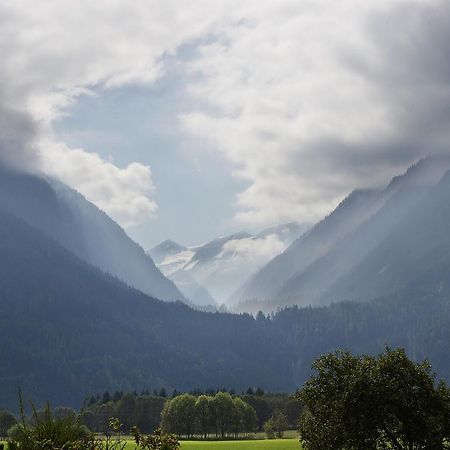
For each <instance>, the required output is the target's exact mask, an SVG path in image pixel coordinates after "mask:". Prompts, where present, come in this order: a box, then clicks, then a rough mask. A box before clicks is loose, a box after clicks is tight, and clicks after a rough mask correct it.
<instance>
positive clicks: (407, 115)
mask: <svg viewBox="0 0 450 450" xmlns="http://www.w3.org/2000/svg"><path fill="white" fill-rule="evenodd" d="M448 12H449V8H448V7H447V6H445V3H443V2H435V1H405V2H404V1H384V2H380V1H365V2H361V1H359V0H341V1H339V2H329V1H326V0H324V1H314V2H308V1H304V2H292V1H289V0H281V1H278V2H273V1H258V2H244V3H243V6H242V7H238V8H237V10H236V12H235V14H236V15H240V20H237V21H236V22H235V25H234V26H227V27H225V28H224V29H223V30H222V31H223V32H222V35H221V39H220V40H216V41H214V42H211V43H208V44H205V45H204V46H203V47H202V50H201V56H200V58H198V59H196V60H194V61H192V63H191V66H190V68H191V70H192V71H193V73H196V74H198V75H199V81H198V82H197V83H195V84H194V85H193V86H192V88H191V89H192V93H193V94H194V95H196V96H198V97H199V98H200V99H202V100H203V101H205V102H206V103H207V104H209V105H210V106H212V111H213V112H212V113H211V112H209V111H204V110H198V111H193V112H191V113H187V114H185V115H184V116H183V117H182V122H183V125H184V127H185V129H186V130H187V131H188V132H189V133H192V134H194V135H196V136H199V137H202V138H205V139H208V140H209V141H210V142H212V144H213V146H214V147H215V148H217V149H218V150H220V151H221V152H222V153H223V154H224V155H225V156H226V157H227V158H228V159H229V160H230V161H232V162H233V163H234V164H235V167H236V171H235V174H236V176H239V177H242V178H244V179H246V180H247V181H249V187H248V188H247V189H245V190H244V191H243V192H242V193H241V194H240V195H239V197H238V199H237V205H238V208H239V209H238V213H237V215H236V218H237V219H238V220H239V221H241V222H244V223H251V224H255V223H259V224H265V223H271V222H277V221H284V220H314V219H318V218H320V217H322V216H323V215H324V214H325V213H327V212H328V211H330V209H331V208H332V207H333V206H334V205H335V204H336V203H337V202H338V201H339V200H341V199H342V197H343V196H344V195H346V194H347V193H348V192H349V191H350V190H352V189H354V188H356V187H361V186H368V185H376V184H380V183H383V182H385V181H386V179H387V178H389V177H391V176H392V175H393V174H395V173H397V172H398V171H399V170H400V169H403V168H404V167H405V166H407V165H408V164H410V163H411V162H413V161H415V160H416V159H417V158H418V157H419V156H421V155H422V154H424V153H427V152H429V151H433V150H435V149H438V150H440V148H438V147H442V146H441V145H436V144H442V142H446V143H447V144H448V142H449V138H450V136H449V133H448V131H446V130H448V126H447V125H445V123H446V120H447V119H448V118H449V117H448V116H449V114H448V113H446V114H443V110H444V108H442V107H440V108H439V107H438V106H439V104H440V105H442V106H443V104H444V103H446V102H447V101H448V100H449V95H448V91H449V86H450V84H449V82H448V77H447V78H446V77H445V74H446V73H447V75H448V67H447V65H446V64H445V63H442V59H441V60H439V57H438V55H439V54H440V55H441V58H444V55H446V56H445V58H446V60H447V59H448V58H447V57H448V50H449V47H450V46H449V45H448V43H446V39H447V38H448V37H449V36H448V34H449V33H448V32H445V28H443V27H441V28H442V29H441V33H440V34H437V33H435V32H434V30H433V28H434V27H435V25H436V24H437V23H438V22H439V18H440V17H441V21H442V22H443V23H445V22H446V21H445V19H442V17H447V18H448V15H449V14H448ZM447 28H448V27H447ZM436 38H437V39H436ZM447 42H448V39H447ZM436 47H437V48H436ZM439 47H441V48H439ZM424 50H425V52H424ZM427 54H428V55H434V56H435V57H434V58H433V56H431V57H427V56H425V55H427ZM425 58H428V59H429V61H428V62H429V63H431V65H430V64H428V67H425V68H424V67H422V64H421V63H422V62H423V60H424V59H425ZM439 61H440V62H439ZM439 65H440V66H439ZM433 70H434V71H437V72H438V74H439V75H441V78H440V79H438V80H434V82H432V81H431V79H432V76H433ZM446 70H447V72H446ZM418 71H419V73H420V74H421V77H418V76H417V72H418ZM436 81H437V82H436ZM430 83H431V84H430ZM447 104H448V103H447ZM437 107H438V108H437ZM436 109H438V110H439V111H436V112H438V114H439V113H440V114H441V123H440V124H438V122H437V121H436V120H432V121H431V122H432V124H433V125H437V124H438V126H437V127H435V129H434V130H432V129H431V127H430V130H427V133H425V134H421V132H420V131H419V130H423V127H422V123H423V122H424V118H425V120H429V119H426V115H425V114H423V113H425V111H427V112H428V113H430V112H431V113H432V114H433V115H434V111H435V110H436ZM421 112H422V116H420V114H421ZM442 117H445V119H446V120H442ZM418 125H419V127H418ZM437 135H439V137H440V138H441V141H439V140H438V139H437V137H436V136H437ZM424 143H425V144H424Z"/></svg>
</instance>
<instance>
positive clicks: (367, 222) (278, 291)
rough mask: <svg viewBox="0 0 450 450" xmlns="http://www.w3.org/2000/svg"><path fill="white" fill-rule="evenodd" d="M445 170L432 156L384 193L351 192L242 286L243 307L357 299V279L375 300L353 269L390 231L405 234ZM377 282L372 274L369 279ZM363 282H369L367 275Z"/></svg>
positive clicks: (444, 159)
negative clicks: (406, 224)
mask: <svg viewBox="0 0 450 450" xmlns="http://www.w3.org/2000/svg"><path fill="white" fill-rule="evenodd" d="M449 167H450V160H449V158H448V157H444V156H439V157H430V158H427V159H424V160H421V161H419V162H418V163H417V164H415V165H414V166H412V167H411V168H410V169H409V170H408V171H407V172H406V173H405V174H404V175H402V176H399V177H396V178H394V179H393V180H392V182H391V183H390V184H389V185H388V186H387V188H386V189H384V190H372V191H356V192H353V193H352V194H350V196H349V197H347V198H346V199H345V200H344V201H343V202H342V203H341V204H340V205H339V206H338V207H337V208H336V210H335V211H333V212H332V213H331V214H330V215H329V216H328V217H326V218H325V219H324V220H323V221H322V222H320V223H319V224H317V225H316V226H315V227H314V228H313V229H311V231H310V232H309V233H307V234H306V235H305V236H303V237H302V238H300V239H299V240H297V241H296V242H294V243H293V244H292V245H291V246H290V247H289V248H288V249H287V250H286V251H285V252H284V253H283V254H281V255H280V256H278V257H277V258H275V259H274V260H272V261H271V262H270V263H269V264H267V266H265V267H264V268H263V269H262V270H261V271H260V272H259V273H257V274H256V275H255V276H254V277H253V278H252V279H250V281H248V282H247V283H246V284H245V285H244V287H243V288H242V289H241V291H240V295H239V300H240V301H241V302H242V305H241V308H242V309H245V310H257V309H259V308H261V309H263V310H264V309H266V310H273V309H276V308H277V307H280V306H283V305H289V304H299V305H301V304H303V305H308V304H326V303H329V302H332V301H339V300H344V299H347V298H354V299H359V297H357V296H355V295H356V292H355V290H352V288H351V286H352V283H359V281H358V280H361V283H360V285H361V288H360V289H359V292H360V293H361V299H363V298H364V299H366V298H369V297H370V298H375V297H376V296H377V295H376V294H375V291H374V292H373V294H372V291H371V290H370V289H367V286H369V284H365V285H364V283H363V281H362V279H361V278H358V277H359V272H358V271H357V269H356V268H358V267H359V266H360V265H361V264H363V262H364V260H365V258H367V257H369V255H370V254H371V252H372V251H374V249H375V248H376V247H377V246H378V245H379V244H381V242H383V241H384V240H385V239H386V238H387V237H388V236H389V234H390V233H391V232H394V230H398V231H397V233H398V234H399V235H400V234H402V232H404V231H402V230H404V225H403V221H404V220H407V219H406V217H407V216H408V214H409V213H410V212H411V211H413V210H414V209H415V208H416V207H419V205H420V204H421V201H422V200H423V201H425V202H426V201H427V200H425V198H426V197H427V193H428V192H429V191H430V189H431V188H432V187H433V185H435V184H436V183H437V182H438V181H439V179H440V178H441V177H442V176H443V175H444V173H445V172H446V170H448V168H449ZM418 223H419V222H418ZM389 251H390V249H389V248H387V249H386V252H387V253H389ZM385 256H386V257H387V254H386V255H385ZM379 270H380V269H379ZM357 274H358V275H357ZM341 278H342V279H343V280H344V279H346V280H347V282H346V283H347V286H348V289H347V290H346V291H345V292H344V290H343V289H342V292H341V293H339V294H338V292H337V290H335V289H334V286H335V285H334V283H337V285H339V283H340V282H339V281H338V280H340V279H341ZM375 279H376V276H375V275H374V274H372V280H375ZM364 282H368V277H367V276H366V278H365V279H364ZM342 283H344V281H342V282H341V284H342ZM374 283H376V281H374ZM374 283H372V285H371V286H373V285H374ZM363 286H365V288H364V287H363ZM397 288H398V285H397V284H396V283H395V281H394V280H391V284H390V285H389V287H387V286H386V285H385V289H384V290H379V291H378V294H379V295H383V294H387V293H390V292H395V290H396V289H397ZM363 291H364V295H363Z"/></svg>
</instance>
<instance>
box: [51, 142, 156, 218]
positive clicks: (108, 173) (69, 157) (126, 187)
mask: <svg viewBox="0 0 450 450" xmlns="http://www.w3.org/2000/svg"><path fill="white" fill-rule="evenodd" d="M46 149H47V152H46V157H45V160H44V161H43V163H42V169H43V171H44V172H45V173H46V174H48V175H53V176H55V177H58V178H60V179H62V180H64V181H65V182H66V183H67V184H69V185H71V186H76V187H77V189H78V190H79V191H80V192H82V193H83V192H87V193H89V198H90V200H91V201H92V202H93V203H95V204H96V205H97V206H98V207H99V208H101V209H102V210H104V211H106V212H108V214H109V215H110V216H111V217H112V218H113V219H115V220H116V221H117V222H118V223H120V224H122V225H123V226H125V227H130V226H133V225H136V224H137V223H139V222H140V221H141V220H143V219H145V218H147V217H151V216H153V215H154V214H155V212H156V209H157V206H156V203H155V202H154V201H153V200H152V194H153V190H154V186H153V181H152V175H151V170H150V167H148V166H144V165H142V164H138V163H131V164H129V165H128V166H127V167H125V168H119V167H117V166H115V165H114V164H112V163H110V162H106V161H103V160H102V159H101V158H100V156H99V155H97V154H95V153H88V152H85V151H83V150H82V149H71V148H68V147H67V146H66V145H65V144H62V143H58V144H55V143H51V142H49V143H47V145H46Z"/></svg>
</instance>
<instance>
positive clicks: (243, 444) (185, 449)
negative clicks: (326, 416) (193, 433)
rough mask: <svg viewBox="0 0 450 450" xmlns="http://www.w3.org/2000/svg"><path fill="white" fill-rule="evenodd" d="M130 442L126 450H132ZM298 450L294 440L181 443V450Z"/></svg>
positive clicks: (296, 442)
mask: <svg viewBox="0 0 450 450" xmlns="http://www.w3.org/2000/svg"><path fill="white" fill-rule="evenodd" d="M134 449H135V444H134V443H133V442H130V443H129V444H128V445H127V447H126V450H134ZM197 449H199V450H300V443H299V441H298V440H296V439H270V440H268V439H265V440H246V441H182V442H181V450H197Z"/></svg>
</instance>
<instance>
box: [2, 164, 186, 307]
mask: <svg viewBox="0 0 450 450" xmlns="http://www.w3.org/2000/svg"><path fill="white" fill-rule="evenodd" d="M0 209H1V210H3V211H9V212H11V213H12V214H14V215H15V216H17V217H19V218H21V219H23V220H24V221H26V222H27V223H29V224H32V225H33V226H34V227H36V228H38V229H39V230H41V231H42V232H44V233H45V234H47V235H48V236H50V237H51V238H53V239H54V240H56V241H57V242H58V243H59V244H61V245H62V246H63V247H65V248H66V249H67V250H69V251H71V252H72V253H74V254H75V255H76V256H78V257H79V258H81V259H82V260H84V261H86V262H88V263H90V264H92V265H94V266H96V267H98V268H100V269H101V270H102V271H104V272H107V273H109V274H111V275H113V276H115V277H118V278H120V279H121V280H123V281H124V282H125V283H127V284H128V285H130V286H133V287H135V288H137V289H139V290H141V291H142V292H144V293H146V294H148V295H152V296H154V297H157V298H160V299H162V300H168V301H173V300H178V299H179V300H183V299H184V296H183V295H182V294H181V293H180V291H179V290H178V289H177V288H176V286H175V285H174V284H173V282H172V281H169V280H168V279H167V278H166V277H165V276H164V275H162V273H161V272H160V271H159V269H158V268H157V267H156V266H155V264H154V263H153V261H152V259H151V258H150V257H149V256H148V255H146V254H145V252H144V250H143V249H142V248H141V247H140V246H139V245H138V244H136V243H135V242H134V241H132V240H131V239H130V238H129V237H128V236H127V234H126V233H125V232H124V230H123V229H122V228H121V227H120V226H119V225H117V223H115V222H114V221H113V220H112V219H111V218H109V217H108V216H107V215H106V214H105V213H104V212H102V211H100V210H99V209H98V208H97V207H96V206H94V205H93V204H92V203H90V202H89V201H87V200H86V199H85V198H84V197H83V196H82V195H80V194H78V193H77V192H76V191H74V190H73V189H70V188H69V187H67V186H66V185H64V184H62V183H60V182H58V181H55V180H52V179H48V178H45V177H41V176H37V175H32V174H26V173H19V172H16V171H12V170H9V169H6V168H4V167H0Z"/></svg>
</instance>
